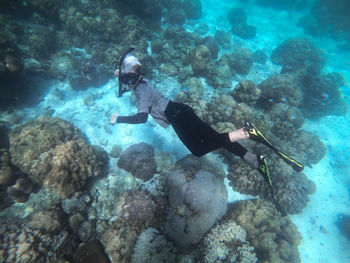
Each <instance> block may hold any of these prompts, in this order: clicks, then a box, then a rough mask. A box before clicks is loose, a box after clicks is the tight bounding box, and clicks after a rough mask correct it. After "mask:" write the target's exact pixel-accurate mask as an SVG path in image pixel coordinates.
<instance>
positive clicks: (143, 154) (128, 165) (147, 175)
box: [118, 142, 156, 181]
mask: <svg viewBox="0 0 350 263" xmlns="http://www.w3.org/2000/svg"><path fill="white" fill-rule="evenodd" d="M130 160H132V162H131V161H130ZM118 166H119V167H120V168H122V169H124V170H125V171H127V172H130V173H131V174H132V175H133V176H135V177H137V178H139V179H142V180H143V181H148V180H150V179H151V178H152V177H153V175H154V174H155V173H156V163H155V160H154V149H153V147H152V146H151V145H149V144H147V143H144V142H142V143H138V144H134V145H132V146H130V147H128V148H127V149H126V150H125V151H123V152H122V153H121V155H120V159H119V160H118Z"/></svg>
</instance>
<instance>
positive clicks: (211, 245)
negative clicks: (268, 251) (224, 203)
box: [200, 220, 257, 263]
mask: <svg viewBox="0 0 350 263" xmlns="http://www.w3.org/2000/svg"><path fill="white" fill-rule="evenodd" d="M200 251H201V254H202V257H203V262H205V263H220V262H241V263H243V262H245V263H253V262H257V258H256V255H255V253H254V248H253V247H252V246H250V245H249V242H247V241H246V231H245V230H244V228H242V227H241V226H239V225H237V224H236V223H235V222H234V221H233V220H232V221H223V222H220V223H218V224H217V225H216V226H215V227H213V228H212V229H211V230H210V231H209V232H208V233H207V234H206V236H205V237H204V238H203V240H202V241H201V243H200Z"/></svg>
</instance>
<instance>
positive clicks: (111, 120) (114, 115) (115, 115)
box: [109, 113, 118, 125]
mask: <svg viewBox="0 0 350 263" xmlns="http://www.w3.org/2000/svg"><path fill="white" fill-rule="evenodd" d="M117 118H118V114H117V113H114V114H113V115H112V117H111V119H110V121H109V123H110V124H111V125H114V124H116V123H117V122H116V120H117Z"/></svg>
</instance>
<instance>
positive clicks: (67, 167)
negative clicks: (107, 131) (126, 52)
mask: <svg viewBox="0 0 350 263" xmlns="http://www.w3.org/2000/svg"><path fill="white" fill-rule="evenodd" d="M10 141H11V148H10V152H11V156H12V162H13V163H14V165H16V166H17V167H19V168H20V169H21V171H23V172H24V173H27V174H28V176H29V178H30V179H31V180H32V181H34V182H35V183H37V184H39V185H42V184H43V185H45V187H47V188H48V189H52V190H53V191H55V192H56V193H57V194H59V195H60V196H61V197H63V198H67V197H69V196H71V195H72V194H73V193H74V192H76V191H78V190H81V189H82V188H83V187H84V186H85V184H86V182H87V180H88V179H89V178H92V177H94V176H102V175H104V174H105V172H106V167H107V163H108V155H107V153H106V152H104V151H103V150H102V149H101V148H99V147H96V146H95V147H92V146H90V145H88V144H87V143H86V141H85V140H84V136H83V135H82V134H81V133H80V131H79V130H78V129H77V128H76V127H75V126H74V125H72V124H70V123H68V122H66V121H63V120H61V119H58V118H47V117H43V118H41V119H38V120H33V121H29V122H27V123H26V124H23V125H20V126H17V127H15V128H14V129H13V130H12V131H11V133H10Z"/></svg>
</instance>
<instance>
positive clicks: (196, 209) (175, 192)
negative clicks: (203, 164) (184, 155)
mask: <svg viewBox="0 0 350 263" xmlns="http://www.w3.org/2000/svg"><path fill="white" fill-rule="evenodd" d="M167 186H168V189H169V191H168V192H169V203H170V206H171V211H170V212H169V214H168V217H167V222H166V226H165V231H166V235H167V237H168V238H169V239H170V240H172V241H173V242H174V243H175V244H176V245H177V247H178V248H179V249H180V250H185V251H186V250H188V249H190V248H191V247H192V245H194V244H196V243H197V242H198V241H199V240H200V238H201V237H202V236H203V235H204V234H205V233H206V232H207V231H208V230H209V229H210V227H212V226H213V225H214V224H215V222H216V221H217V220H218V219H220V218H221V217H222V216H223V215H224V214H225V213H226V208H227V192H226V188H225V186H224V184H223V181H222V179H221V178H217V177H216V176H215V175H214V174H212V173H210V172H208V171H205V170H197V171H196V168H194V167H191V166H190V165H189V166H187V167H186V168H182V169H181V168H179V169H174V171H173V172H172V173H170V174H169V176H168V178H167Z"/></svg>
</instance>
